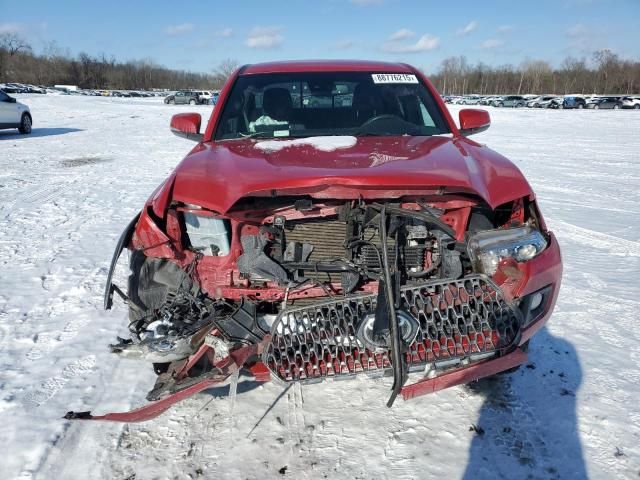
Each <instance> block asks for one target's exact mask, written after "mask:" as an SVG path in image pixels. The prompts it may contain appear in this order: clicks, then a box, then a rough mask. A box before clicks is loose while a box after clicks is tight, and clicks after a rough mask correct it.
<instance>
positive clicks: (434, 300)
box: [263, 275, 521, 381]
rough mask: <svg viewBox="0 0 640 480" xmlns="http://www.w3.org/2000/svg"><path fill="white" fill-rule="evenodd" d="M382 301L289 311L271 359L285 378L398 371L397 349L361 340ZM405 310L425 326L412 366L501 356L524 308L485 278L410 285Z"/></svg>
mask: <svg viewBox="0 0 640 480" xmlns="http://www.w3.org/2000/svg"><path fill="white" fill-rule="evenodd" d="M376 298H377V297H376V295H365V296H357V297H341V298H336V299H332V300H330V301H325V302H322V303H316V304H313V305H306V306H303V307H292V308H288V309H286V310H284V311H282V312H281V313H280V314H279V315H278V318H277V319H276V321H275V322H274V324H273V327H272V330H271V339H270V341H269V343H268V345H267V346H266V348H265V350H264V353H263V362H264V363H265V364H266V365H267V367H268V368H269V370H270V371H271V372H272V373H273V374H274V375H275V376H276V377H277V378H279V379H281V380H284V381H297V380H313V379H322V378H326V377H337V376H341V375H351V374H356V373H360V372H366V371H369V372H371V371H379V370H383V369H385V368H388V367H390V361H389V359H390V355H389V352H385V351H383V352H373V351H371V350H370V349H368V348H365V346H364V345H363V344H362V342H361V341H360V340H359V339H358V338H357V337H356V331H357V327H358V323H359V322H360V321H361V320H362V319H363V318H364V316H365V315H367V314H369V313H373V311H374V309H375V305H376ZM401 309H402V310H404V311H405V312H407V313H408V314H409V315H411V317H413V318H414V319H415V320H416V321H417V322H418V323H419V325H420V328H419V331H418V335H417V337H416V339H415V341H414V342H413V343H412V344H411V345H410V346H409V347H408V349H407V352H406V353H405V355H406V359H407V362H408V364H409V365H410V366H417V365H425V364H427V363H431V362H437V361H442V360H450V359H456V358H460V359H462V358H465V357H468V356H470V355H473V354H482V353H491V352H495V351H498V350H500V349H503V348H505V347H508V346H510V345H511V344H512V343H513V342H514V341H515V340H516V339H517V336H518V333H519V330H520V327H521V316H520V314H519V311H518V310H516V309H513V308H512V307H511V306H509V305H508V304H507V303H506V301H505V300H504V297H503V296H502V293H501V292H500V290H499V288H497V287H496V286H495V285H494V284H493V283H492V282H491V281H490V280H488V279H487V278H486V277H484V276H480V275H472V276H467V277H465V278H463V279H460V280H437V281H430V282H425V283H423V284H420V285H415V286H405V287H403V288H402V290H401Z"/></svg>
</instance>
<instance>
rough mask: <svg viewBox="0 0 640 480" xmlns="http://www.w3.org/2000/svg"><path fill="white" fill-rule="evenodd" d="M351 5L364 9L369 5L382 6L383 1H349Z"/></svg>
mask: <svg viewBox="0 0 640 480" xmlns="http://www.w3.org/2000/svg"><path fill="white" fill-rule="evenodd" d="M351 3H353V4H354V5H358V6H360V7H366V6H369V5H382V4H383V3H384V0H351Z"/></svg>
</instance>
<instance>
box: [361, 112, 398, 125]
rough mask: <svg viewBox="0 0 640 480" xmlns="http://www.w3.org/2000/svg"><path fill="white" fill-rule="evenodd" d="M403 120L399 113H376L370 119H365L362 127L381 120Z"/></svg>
mask: <svg viewBox="0 0 640 480" xmlns="http://www.w3.org/2000/svg"><path fill="white" fill-rule="evenodd" d="M392 119H393V120H403V119H402V118H400V117H399V116H398V115H393V114H391V113H383V114H382V115H376V116H375V117H371V118H370V119H369V120H367V121H365V122H364V123H363V124H362V125H360V128H364V127H368V126H369V125H371V124H372V123H375V122H377V121H379V120H392Z"/></svg>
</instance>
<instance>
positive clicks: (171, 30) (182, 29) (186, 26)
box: [164, 23, 193, 37]
mask: <svg viewBox="0 0 640 480" xmlns="http://www.w3.org/2000/svg"><path fill="white" fill-rule="evenodd" d="M191 31H193V24H192V23H181V24H179V25H169V26H168V27H167V28H165V29H164V33H166V34H167V35H170V36H172V37H173V36H176V35H184V34H185V33H189V32H191Z"/></svg>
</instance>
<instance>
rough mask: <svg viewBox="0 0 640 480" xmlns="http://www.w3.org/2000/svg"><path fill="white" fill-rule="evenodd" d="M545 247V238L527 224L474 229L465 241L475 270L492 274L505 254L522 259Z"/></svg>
mask: <svg viewBox="0 0 640 480" xmlns="http://www.w3.org/2000/svg"><path fill="white" fill-rule="evenodd" d="M545 248H547V240H546V239H545V238H544V236H543V235H542V233H540V231H539V230H536V229H534V228H532V227H530V226H524V227H517V228H509V229H507V230H485V231H482V232H478V233H475V234H474V235H473V236H472V237H471V238H470V239H469V242H468V244H467V251H468V253H469V258H470V259H471V262H472V263H473V266H474V268H475V270H476V271H479V272H482V273H485V274H487V275H493V274H494V273H496V270H497V269H498V264H499V263H500V261H501V260H504V259H505V258H513V259H514V260H515V261H516V262H526V261H528V260H531V259H532V258H535V257H537V256H538V255H539V254H540V252H542V251H543V250H544V249H545Z"/></svg>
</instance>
